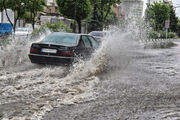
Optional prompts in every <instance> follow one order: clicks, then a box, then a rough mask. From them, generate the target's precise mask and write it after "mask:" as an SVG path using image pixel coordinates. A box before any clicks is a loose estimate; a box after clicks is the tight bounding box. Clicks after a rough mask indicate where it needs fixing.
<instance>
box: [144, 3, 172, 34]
mask: <svg viewBox="0 0 180 120" xmlns="http://www.w3.org/2000/svg"><path fill="white" fill-rule="evenodd" d="M169 17H170V6H169V5H168V4H165V3H157V2H155V3H154V4H147V9H146V21H148V22H150V25H151V27H153V29H154V30H155V31H160V30H163V28H164V26H165V20H168V19H169Z"/></svg>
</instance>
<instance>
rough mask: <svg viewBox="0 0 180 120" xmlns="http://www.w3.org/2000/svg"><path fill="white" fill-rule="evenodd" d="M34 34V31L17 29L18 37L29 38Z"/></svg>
mask: <svg viewBox="0 0 180 120" xmlns="http://www.w3.org/2000/svg"><path fill="white" fill-rule="evenodd" d="M31 33H32V30H31V29H30V28H25V27H20V28H16V31H15V33H14V34H15V35H17V36H28V35H30V34H31Z"/></svg>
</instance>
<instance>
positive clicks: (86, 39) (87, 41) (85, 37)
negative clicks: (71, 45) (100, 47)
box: [82, 36, 91, 48]
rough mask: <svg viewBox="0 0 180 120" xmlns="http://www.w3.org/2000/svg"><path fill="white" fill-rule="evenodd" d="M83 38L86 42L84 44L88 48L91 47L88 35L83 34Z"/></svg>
mask: <svg viewBox="0 0 180 120" xmlns="http://www.w3.org/2000/svg"><path fill="white" fill-rule="evenodd" d="M82 40H83V42H84V45H85V47H86V48H90V47H91V43H90V42H89V40H88V38H87V36H82Z"/></svg>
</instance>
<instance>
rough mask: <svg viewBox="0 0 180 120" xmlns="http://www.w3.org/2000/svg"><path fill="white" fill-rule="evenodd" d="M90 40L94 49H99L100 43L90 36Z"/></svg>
mask: <svg viewBox="0 0 180 120" xmlns="http://www.w3.org/2000/svg"><path fill="white" fill-rule="evenodd" d="M88 38H89V40H90V41H91V43H92V46H93V48H98V46H99V43H98V42H97V41H96V40H95V39H94V38H93V37H91V36H88Z"/></svg>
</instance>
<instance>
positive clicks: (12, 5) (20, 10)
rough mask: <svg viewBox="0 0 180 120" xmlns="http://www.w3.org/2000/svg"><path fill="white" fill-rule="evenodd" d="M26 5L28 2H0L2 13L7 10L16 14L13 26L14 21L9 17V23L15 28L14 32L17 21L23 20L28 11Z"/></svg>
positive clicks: (0, 0) (16, 0) (18, 0)
mask: <svg viewBox="0 0 180 120" xmlns="http://www.w3.org/2000/svg"><path fill="white" fill-rule="evenodd" d="M25 3H26V0H0V10H1V11H2V10H5V12H6V10H7V9H11V10H12V11H14V12H15V13H16V16H15V20H14V24H13V21H11V20H10V19H9V16H7V18H8V21H9V22H10V23H11V25H12V26H13V29H14V31H15V27H16V22H17V20H18V19H19V18H21V17H22V16H23V15H24V13H25V9H26V7H25Z"/></svg>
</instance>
